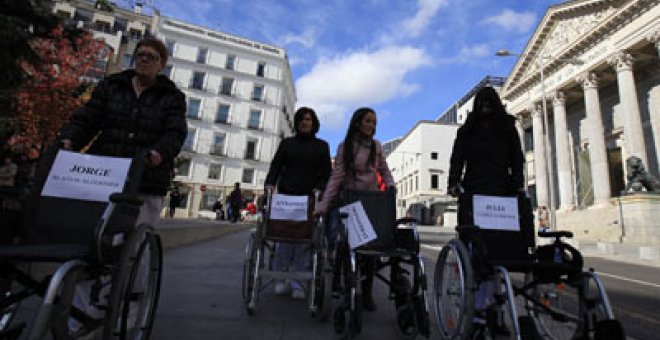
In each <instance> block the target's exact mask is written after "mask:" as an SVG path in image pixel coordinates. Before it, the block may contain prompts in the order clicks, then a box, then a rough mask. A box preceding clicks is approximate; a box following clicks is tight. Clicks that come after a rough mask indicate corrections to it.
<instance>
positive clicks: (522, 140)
mask: <svg viewBox="0 0 660 340" xmlns="http://www.w3.org/2000/svg"><path fill="white" fill-rule="evenodd" d="M522 121H523V115H522V114H519V115H517V117H516V131H517V132H518V138H520V148H521V149H522V153H523V159H524V160H523V176H525V177H524V178H523V185H524V186H525V190H527V179H528V178H529V175H528V174H527V157H526V156H525V128H524V127H523V122H522Z"/></svg>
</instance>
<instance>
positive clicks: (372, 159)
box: [315, 107, 394, 311]
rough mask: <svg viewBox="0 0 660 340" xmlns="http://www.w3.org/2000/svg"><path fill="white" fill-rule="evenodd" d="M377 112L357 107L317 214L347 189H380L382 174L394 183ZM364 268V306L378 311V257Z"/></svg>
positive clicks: (368, 260) (387, 182)
mask: <svg viewBox="0 0 660 340" xmlns="http://www.w3.org/2000/svg"><path fill="white" fill-rule="evenodd" d="M376 123H377V120H376V112H375V111H374V110H373V109H371V108H368V107H363V108H359V109H357V110H356V111H355V112H354V113H353V116H352V117H351V121H350V125H349V126H348V131H347V132H346V137H345V138H344V141H343V142H342V143H341V144H339V147H338V148H337V156H336V157H335V167H334V169H333V170H332V174H331V175H330V180H329V181H328V185H327V187H326V189H325V193H324V194H323V199H322V200H321V203H320V204H319V206H318V208H317V209H316V212H315V213H316V214H319V215H325V214H327V213H328V211H329V208H330V206H331V205H332V203H333V201H334V200H335V199H336V198H337V197H338V196H339V193H340V192H341V190H342V189H343V188H348V189H355V190H370V191H380V188H379V185H378V176H381V177H382V180H383V182H384V183H385V185H386V187H393V186H394V179H393V178H392V174H391V173H390V169H389V167H388V166H387V162H386V161H385V156H384V155H383V147H382V146H381V144H380V142H379V141H378V140H376V139H374V135H375V134H376ZM363 260H364V261H363V262H362V263H361V264H360V265H361V266H362V269H361V270H360V271H361V272H362V273H364V274H365V279H364V280H362V306H363V307H364V309H366V310H368V311H374V310H375V309H376V305H375V304H374V301H373V297H372V294H371V293H372V286H373V281H374V267H375V262H374V261H375V259H373V258H371V257H364V258H363Z"/></svg>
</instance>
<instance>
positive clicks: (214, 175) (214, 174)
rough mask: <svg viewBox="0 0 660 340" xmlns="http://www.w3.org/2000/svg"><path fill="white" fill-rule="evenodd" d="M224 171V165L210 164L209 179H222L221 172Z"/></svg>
mask: <svg viewBox="0 0 660 340" xmlns="http://www.w3.org/2000/svg"><path fill="white" fill-rule="evenodd" d="M221 171H222V165H220V164H210V165H209V179H220V172H221Z"/></svg>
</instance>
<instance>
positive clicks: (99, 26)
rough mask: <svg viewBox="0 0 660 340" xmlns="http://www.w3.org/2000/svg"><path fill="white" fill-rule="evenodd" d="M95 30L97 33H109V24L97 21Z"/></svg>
mask: <svg viewBox="0 0 660 340" xmlns="http://www.w3.org/2000/svg"><path fill="white" fill-rule="evenodd" d="M96 30H97V31H99V32H104V33H110V23H109V22H105V21H97V22H96Z"/></svg>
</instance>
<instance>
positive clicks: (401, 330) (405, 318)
mask: <svg viewBox="0 0 660 340" xmlns="http://www.w3.org/2000/svg"><path fill="white" fill-rule="evenodd" d="M396 333H397V335H399V337H401V338H402V339H415V338H416V337H417V335H418V334H419V325H418V323H417V318H416V316H415V306H414V305H413V303H412V301H410V302H409V303H407V304H405V305H403V306H401V307H399V308H398V309H397V310H396Z"/></svg>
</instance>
